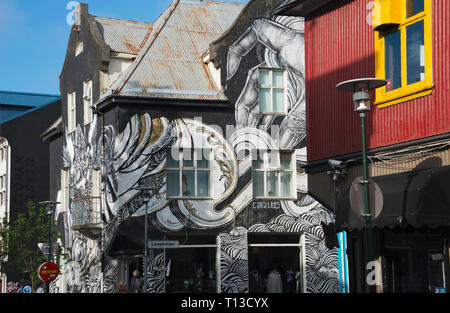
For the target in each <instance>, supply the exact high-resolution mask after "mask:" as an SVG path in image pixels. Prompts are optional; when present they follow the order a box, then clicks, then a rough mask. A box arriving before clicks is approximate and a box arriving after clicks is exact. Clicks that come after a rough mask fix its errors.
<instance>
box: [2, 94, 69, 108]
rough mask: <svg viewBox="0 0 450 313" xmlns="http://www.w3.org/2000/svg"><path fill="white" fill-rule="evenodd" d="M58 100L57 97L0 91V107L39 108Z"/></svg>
mask: <svg viewBox="0 0 450 313" xmlns="http://www.w3.org/2000/svg"><path fill="white" fill-rule="evenodd" d="M59 98H60V96H57V95H47V94H35V93H26V92H13V91H0V105H13V106H21V107H33V108H35V107H40V106H42V105H45V104H48V103H50V102H52V101H56V100H58V99H59Z"/></svg>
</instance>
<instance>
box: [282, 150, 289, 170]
mask: <svg viewBox="0 0 450 313" xmlns="http://www.w3.org/2000/svg"><path fill="white" fill-rule="evenodd" d="M291 160H292V153H287V152H281V153H280V162H281V169H282V170H291Z"/></svg>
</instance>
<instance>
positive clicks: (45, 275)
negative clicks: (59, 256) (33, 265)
mask: <svg viewBox="0 0 450 313" xmlns="http://www.w3.org/2000/svg"><path fill="white" fill-rule="evenodd" d="M38 274H39V277H40V278H41V279H42V281H44V282H46V283H49V282H51V281H54V280H55V279H56V278H57V277H58V274H59V268H58V265H56V264H55V263H53V262H46V263H44V264H42V265H41V266H40V267H39V269H38Z"/></svg>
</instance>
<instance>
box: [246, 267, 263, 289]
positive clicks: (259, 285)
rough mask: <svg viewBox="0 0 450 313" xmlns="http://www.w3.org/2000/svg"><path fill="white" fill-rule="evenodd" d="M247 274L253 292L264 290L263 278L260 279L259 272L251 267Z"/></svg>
mask: <svg viewBox="0 0 450 313" xmlns="http://www.w3.org/2000/svg"><path fill="white" fill-rule="evenodd" d="M249 276H250V277H249V279H250V289H251V292H254V293H262V292H264V287H263V280H262V277H261V274H260V273H259V272H258V271H257V270H256V268H253V269H252V270H251V272H250V275H249Z"/></svg>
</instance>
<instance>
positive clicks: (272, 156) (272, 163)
mask: <svg viewBox="0 0 450 313" xmlns="http://www.w3.org/2000/svg"><path fill="white" fill-rule="evenodd" d="M267 157H268V161H269V162H268V163H269V167H270V168H280V164H279V163H278V151H275V150H272V151H268V152H267Z"/></svg>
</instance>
